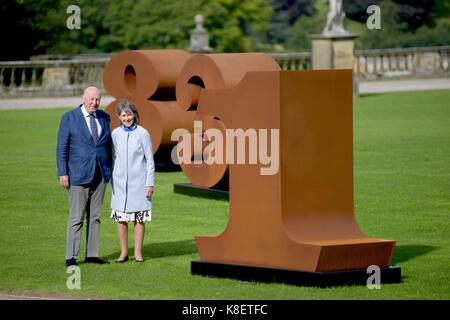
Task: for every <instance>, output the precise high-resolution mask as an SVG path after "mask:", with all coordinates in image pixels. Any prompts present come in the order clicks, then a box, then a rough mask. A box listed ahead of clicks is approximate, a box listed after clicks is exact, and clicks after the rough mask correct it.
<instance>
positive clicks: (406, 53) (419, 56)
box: [354, 46, 450, 80]
mask: <svg viewBox="0 0 450 320" xmlns="http://www.w3.org/2000/svg"><path fill="white" fill-rule="evenodd" d="M449 59H450V46H442V47H423V48H396V49H376V50H355V59H354V72H355V76H356V78H357V79H358V80H377V79H386V78H405V77H406V78H407V77H414V78H425V77H447V76H449V75H450V68H449Z"/></svg>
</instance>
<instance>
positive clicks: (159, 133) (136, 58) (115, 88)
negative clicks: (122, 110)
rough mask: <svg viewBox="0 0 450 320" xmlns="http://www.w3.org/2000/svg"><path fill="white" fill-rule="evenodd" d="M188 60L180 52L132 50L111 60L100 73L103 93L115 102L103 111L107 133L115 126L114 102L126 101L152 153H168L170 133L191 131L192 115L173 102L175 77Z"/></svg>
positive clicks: (186, 53)
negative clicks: (108, 118)
mask: <svg viewBox="0 0 450 320" xmlns="http://www.w3.org/2000/svg"><path fill="white" fill-rule="evenodd" d="M190 57H191V54H190V53H189V52H186V51H183V50H135V51H124V52H121V53H119V54H117V55H115V56H113V57H112V58H111V60H110V61H109V62H108V64H107V65H106V66H105V70H104V73H103V83H104V87H105V89H106V91H107V92H108V93H109V94H110V95H112V96H113V97H114V98H116V100H115V101H113V102H112V103H110V104H109V105H108V106H107V108H106V112H108V113H109V114H110V115H111V129H114V128H115V127H117V126H118V125H119V121H118V120H117V116H116V113H115V108H116V105H117V103H118V101H119V100H120V99H126V100H130V101H132V102H133V103H134V104H135V105H136V107H137V108H138V111H139V115H140V124H141V125H142V126H143V127H145V128H146V129H147V130H149V131H150V134H151V136H152V144H153V151H154V153H156V152H157V151H158V150H159V149H160V148H164V147H165V148H166V150H169V152H170V147H171V146H173V145H174V142H173V141H171V139H170V138H171V133H172V131H173V130H174V129H176V128H187V129H189V130H191V131H192V126H193V117H194V112H188V111H185V110H182V109H181V108H180V107H179V106H178V104H177V103H176V101H175V85H176V82H177V79H178V76H179V74H180V71H181V69H182V68H183V66H184V64H185V63H186V61H188V59H189V58H190Z"/></svg>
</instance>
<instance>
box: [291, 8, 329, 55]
mask: <svg viewBox="0 0 450 320" xmlns="http://www.w3.org/2000/svg"><path fill="white" fill-rule="evenodd" d="M324 25H325V19H324V18H323V17H321V16H319V15H315V16H312V17H308V16H302V17H300V18H299V19H298V20H297V22H296V23H295V24H294V27H293V28H292V35H291V36H290V37H289V40H288V42H287V47H288V48H289V49H290V50H293V51H310V50H311V39H310V38H309V35H311V34H319V33H321V32H322V28H323V26H324Z"/></svg>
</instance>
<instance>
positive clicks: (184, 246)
mask: <svg viewBox="0 0 450 320" xmlns="http://www.w3.org/2000/svg"><path fill="white" fill-rule="evenodd" d="M196 252H197V247H196V246H195V242H194V240H180V241H168V242H156V243H147V244H144V246H143V248H142V255H143V256H144V259H153V258H163V257H173V256H182V255H185V254H191V253H196ZM119 255H120V251H117V252H116V253H113V254H110V255H108V256H105V257H103V258H104V259H107V260H109V259H117V258H118V257H119ZM128 255H129V256H130V257H132V256H134V247H129V248H128Z"/></svg>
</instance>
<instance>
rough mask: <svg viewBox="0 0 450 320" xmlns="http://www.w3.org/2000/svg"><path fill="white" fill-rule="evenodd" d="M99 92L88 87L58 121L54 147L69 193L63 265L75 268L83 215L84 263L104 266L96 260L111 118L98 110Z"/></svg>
mask: <svg viewBox="0 0 450 320" xmlns="http://www.w3.org/2000/svg"><path fill="white" fill-rule="evenodd" d="M99 105H100V91H99V90H98V89H97V88H96V87H88V88H86V89H85V91H84V94H83V104H81V105H80V106H79V107H77V108H76V109H74V110H72V111H69V112H67V113H65V114H64V115H63V116H62V118H61V123H60V125H59V130H58V144H57V146H56V162H57V166H58V176H59V183H60V184H61V186H62V187H64V188H65V189H68V190H69V199H70V213H69V223H68V227H67V247H66V266H67V267H68V266H71V265H76V264H77V260H78V255H79V251H80V241H81V233H82V228H83V221H84V217H85V216H86V221H87V222H86V223H87V227H86V232H87V234H86V258H85V262H90V263H98V264H105V263H109V262H108V261H105V260H102V259H100V258H99V248H98V247H99V245H98V243H99V231H100V214H101V209H102V205H103V198H104V194H105V188H106V184H107V183H108V181H109V179H110V178H111V170H112V169H111V131H110V127H109V124H110V117H109V115H108V114H107V113H106V112H103V111H101V110H98V107H99Z"/></svg>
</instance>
